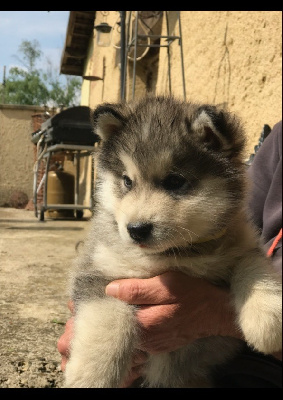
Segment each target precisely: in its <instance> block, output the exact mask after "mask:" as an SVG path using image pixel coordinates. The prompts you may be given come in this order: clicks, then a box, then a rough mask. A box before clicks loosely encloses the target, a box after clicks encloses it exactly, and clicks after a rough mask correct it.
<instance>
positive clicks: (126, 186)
mask: <svg viewBox="0 0 283 400" xmlns="http://www.w3.org/2000/svg"><path fill="white" fill-rule="evenodd" d="M92 119H93V126H94V131H95V133H97V134H98V135H99V136H100V137H101V139H102V141H101V144H100V146H99V155H98V183H97V187H96V193H95V195H96V205H95V210H94V216H93V218H92V222H91V227H90V230H89V233H88V236H87V238H86V241H85V245H84V248H83V251H82V253H81V254H80V256H79V257H78V259H77V260H76V263H75V267H74V270H73V273H72V277H71V298H72V300H73V302H74V304H75V325H74V338H73V340H72V343H71V354H70V360H69V362H68V364H67V367H66V373H65V387H71V388H73V387H79V388H84V387H85V388H88V387H89V388H116V387H119V386H120V385H121V382H122V381H123V380H124V379H125V378H126V376H127V374H128V373H129V370H130V367H131V360H132V355H133V352H134V350H135V348H136V347H137V345H138V343H139V340H140V332H139V326H138V324H137V321H136V317H135V311H136V307H135V306H133V305H129V304H126V303H125V302H123V301H120V300H117V299H115V298H111V297H107V296H106V295H105V286H106V285H107V284H108V283H109V282H110V281H112V280H114V279H119V278H132V277H135V278H149V277H152V276H155V275H159V274H162V273H164V272H165V271H169V270H175V271H176V270H177V271H182V272H184V273H186V274H189V275H194V276H198V277H204V278H206V279H208V280H209V281H210V282H212V283H214V284H215V285H222V286H226V287H229V288H230V290H231V295H232V298H233V304H234V307H235V310H236V313H237V323H238V325H239V327H240V329H241V330H242V332H243V335H244V337H245V340H246V341H247V343H248V344H249V345H250V346H251V347H252V348H254V349H256V350H258V351H260V352H263V353H270V352H275V351H278V350H280V349H281V342H282V328H281V320H282V317H281V316H282V308H281V295H282V285H281V282H280V281H279V280H278V278H277V276H276V275H274V273H273V271H272V267H271V265H270V262H269V260H268V259H267V258H266V257H265V255H264V253H263V251H262V249H261V246H260V243H259V238H258V235H257V232H256V230H255V229H254V227H253V226H252V224H251V222H250V220H249V217H248V215H247V212H246V203H247V202H246V192H247V191H246V178H245V174H246V166H245V164H244V162H243V150H244V143H245V138H244V133H243V129H242V127H241V124H240V122H239V121H238V119H237V118H236V117H235V116H233V115H231V114H230V113H228V112H225V111H223V110H219V109H218V108H217V107H215V106H212V105H206V104H204V105H200V104H193V103H187V102H182V101H180V100H177V99H174V98H173V97H163V96H159V97H154V96H148V97H145V98H143V99H141V100H140V101H137V102H133V103H128V104H108V103H106V104H102V105H100V106H98V107H97V108H96V109H95V110H94V112H93V115H92ZM241 347H242V342H241V341H240V340H237V339H235V338H232V337H220V336H219V337H208V338H203V339H199V340H196V341H195V342H193V343H191V344H189V345H186V346H184V347H183V348H180V349H179V350H176V351H173V352H170V353H163V354H159V355H150V356H149V360H148V362H147V364H146V368H145V374H144V377H143V382H142V383H141V386H143V387H154V388H157V387H166V388H167V387H168V388H170V387H173V388H179V387H187V388H193V387H204V388H205V387H213V386H214V382H213V371H214V369H215V368H217V367H218V366H220V365H224V364H225V362H227V361H228V360H230V359H231V358H232V357H234V356H235V355H236V354H237V353H238V352H239V351H240V350H241Z"/></svg>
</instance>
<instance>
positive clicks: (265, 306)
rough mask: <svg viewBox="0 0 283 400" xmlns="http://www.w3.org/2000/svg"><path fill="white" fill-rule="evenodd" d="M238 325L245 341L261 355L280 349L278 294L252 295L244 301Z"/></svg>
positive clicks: (279, 302)
mask: <svg viewBox="0 0 283 400" xmlns="http://www.w3.org/2000/svg"><path fill="white" fill-rule="evenodd" d="M239 323H240V326H241V329H242V331H243V333H244V335H245V339H246V341H247V342H248V343H249V344H250V345H251V346H252V347H254V348H255V349H256V350H258V351H260V352H262V353H266V354H269V353H273V352H276V351H279V350H281V349H282V302H281V296H278V293H273V294H271V293H270V292H269V293H267V294H266V293H263V292H262V291H259V292H258V293H256V292H255V293H253V295H252V296H251V297H250V298H249V299H248V300H247V301H246V303H245V305H244V306H243V308H242V310H241V312H240V315H239Z"/></svg>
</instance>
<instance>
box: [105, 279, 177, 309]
mask: <svg viewBox="0 0 283 400" xmlns="http://www.w3.org/2000/svg"><path fill="white" fill-rule="evenodd" d="M174 274H175V273H174V272H166V273H165V274H162V275H158V276H155V277H153V278H147V279H137V278H132V279H119V280H115V281H113V282H111V283H109V284H108V285H107V286H106V289H105V293H106V295H107V296H112V297H116V298H118V299H120V300H123V301H125V302H127V303H129V304H170V303H173V302H174V301H175V300H176V297H175V295H174V291H172V290H171V286H172V285H171V284H170V282H171V283H172V278H173V277H174Z"/></svg>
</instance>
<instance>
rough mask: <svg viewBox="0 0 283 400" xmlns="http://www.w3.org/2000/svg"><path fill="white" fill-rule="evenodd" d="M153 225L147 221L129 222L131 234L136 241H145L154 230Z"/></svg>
mask: <svg viewBox="0 0 283 400" xmlns="http://www.w3.org/2000/svg"><path fill="white" fill-rule="evenodd" d="M152 228H153V225H152V224H150V223H146V222H136V223H134V224H128V226H127V229H128V232H129V235H130V236H131V238H132V239H134V240H135V241H136V242H143V241H144V240H146V239H148V237H149V236H150V233H151V231H152Z"/></svg>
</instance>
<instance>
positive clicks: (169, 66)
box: [165, 11, 172, 95]
mask: <svg viewBox="0 0 283 400" xmlns="http://www.w3.org/2000/svg"><path fill="white" fill-rule="evenodd" d="M165 12H166V26H167V37H168V36H169V20H168V11H165ZM167 44H168V45H167V60H168V77H169V93H170V95H171V92H172V88H171V63H170V44H169V43H168V42H167Z"/></svg>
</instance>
